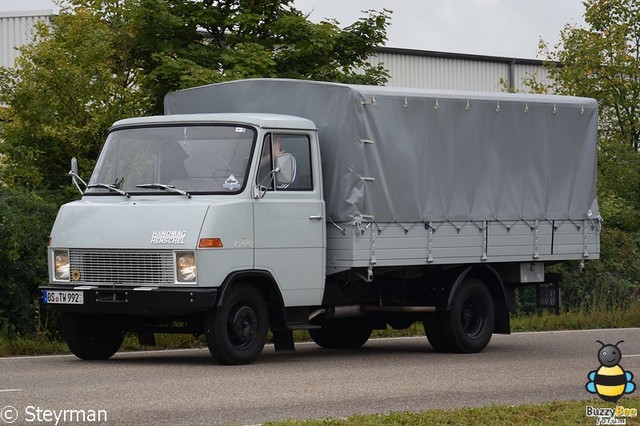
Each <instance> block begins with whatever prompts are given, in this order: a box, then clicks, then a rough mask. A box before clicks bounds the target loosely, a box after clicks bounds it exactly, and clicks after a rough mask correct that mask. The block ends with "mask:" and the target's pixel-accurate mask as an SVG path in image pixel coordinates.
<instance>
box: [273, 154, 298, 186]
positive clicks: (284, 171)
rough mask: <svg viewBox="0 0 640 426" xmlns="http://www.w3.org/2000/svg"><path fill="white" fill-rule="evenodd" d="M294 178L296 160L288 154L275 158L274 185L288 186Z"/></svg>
mask: <svg viewBox="0 0 640 426" xmlns="http://www.w3.org/2000/svg"><path fill="white" fill-rule="evenodd" d="M295 178H296V159H295V158H293V155H291V154H289V153H284V154H282V155H279V156H278V158H276V185H290V184H291V182H293V180H294V179H295Z"/></svg>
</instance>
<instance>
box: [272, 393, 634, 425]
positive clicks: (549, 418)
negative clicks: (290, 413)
mask: <svg viewBox="0 0 640 426" xmlns="http://www.w3.org/2000/svg"><path fill="white" fill-rule="evenodd" d="M619 403H620V405H621V406H623V407H624V408H627V409H635V410H638V411H640V397H634V398H623V399H621V400H620V401H619ZM587 406H592V407H597V408H615V407H614V406H613V405H612V404H607V403H604V402H603V401H601V400H599V399H592V400H584V401H568V402H552V403H547V404H529V405H518V406H506V405H492V406H487V407H477V408H459V409H452V410H440V409H434V410H427V411H422V412H417V413H411V412H398V413H391V414H373V415H357V416H351V417H347V418H341V419H334V418H329V419H322V420H286V421H282V422H271V423H265V425H269V426H320V425H323V426H324V425H335V426H373V425H376V426H379V425H393V426H400V425H411V426H413V425H463V426H464V425H474V426H475V425H492V426H493V425H531V426H533V425H536V426H537V425H596V424H611V423H598V419H597V418H596V417H587V415H586V407H587ZM616 419H617V420H626V424H638V422H640V420H639V419H638V418H637V417H617V418H616ZM607 420H609V418H607ZM618 424H619V423H618Z"/></svg>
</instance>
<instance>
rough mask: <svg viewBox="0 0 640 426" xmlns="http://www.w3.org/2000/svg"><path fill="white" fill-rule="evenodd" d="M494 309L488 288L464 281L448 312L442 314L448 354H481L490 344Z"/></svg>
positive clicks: (468, 280) (469, 280)
mask: <svg viewBox="0 0 640 426" xmlns="http://www.w3.org/2000/svg"><path fill="white" fill-rule="evenodd" d="M494 324H495V305H494V302H493V297H492V296H491V292H490V291H489V289H488V288H487V286H486V285H485V284H484V283H483V282H482V281H480V280H478V279H476V278H469V279H466V280H465V281H464V282H463V283H462V284H461V285H460V287H459V288H458V290H457V291H456V294H455V295H454V297H453V302H452V304H451V310H449V311H447V312H444V313H443V323H442V326H443V334H444V338H445V340H446V342H447V345H448V347H449V350H450V351H451V352H459V353H473V352H481V351H482V350H483V349H484V348H485V347H486V346H487V345H488V344H489V341H490V340H491V335H492V334H493V326H494Z"/></svg>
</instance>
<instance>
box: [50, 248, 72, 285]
mask: <svg viewBox="0 0 640 426" xmlns="http://www.w3.org/2000/svg"><path fill="white" fill-rule="evenodd" d="M53 277H54V279H55V280H56V281H69V251H68V250H54V252H53Z"/></svg>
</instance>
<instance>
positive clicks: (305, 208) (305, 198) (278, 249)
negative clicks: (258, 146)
mask: <svg viewBox="0 0 640 426" xmlns="http://www.w3.org/2000/svg"><path fill="white" fill-rule="evenodd" d="M279 156H283V157H284V156H286V157H287V166H286V168H287V171H286V174H287V176H283V174H284V173H280V172H278V171H275V169H276V164H278V163H279V164H282V161H279V160H278V157H279ZM319 157H320V156H319V150H318V148H317V140H316V133H315V132H310V133H304V132H302V133H284V132H283V133H269V134H267V135H265V137H264V139H263V141H262V150H261V158H260V164H259V167H258V173H257V177H256V182H255V184H256V185H262V187H263V188H262V191H257V193H258V195H257V196H256V197H255V198H254V223H255V226H254V255H255V258H254V260H255V269H257V270H264V271H268V272H269V273H271V274H272V276H273V277H274V279H275V280H276V281H277V283H278V285H279V287H280V291H281V293H282V297H283V299H284V303H285V306H311V305H319V304H320V303H321V301H322V294H323V291H324V278H325V244H326V243H325V205H324V200H323V197H322V182H321V174H320V158H319ZM281 160H282V158H281ZM291 162H292V163H293V164H291Z"/></svg>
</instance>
